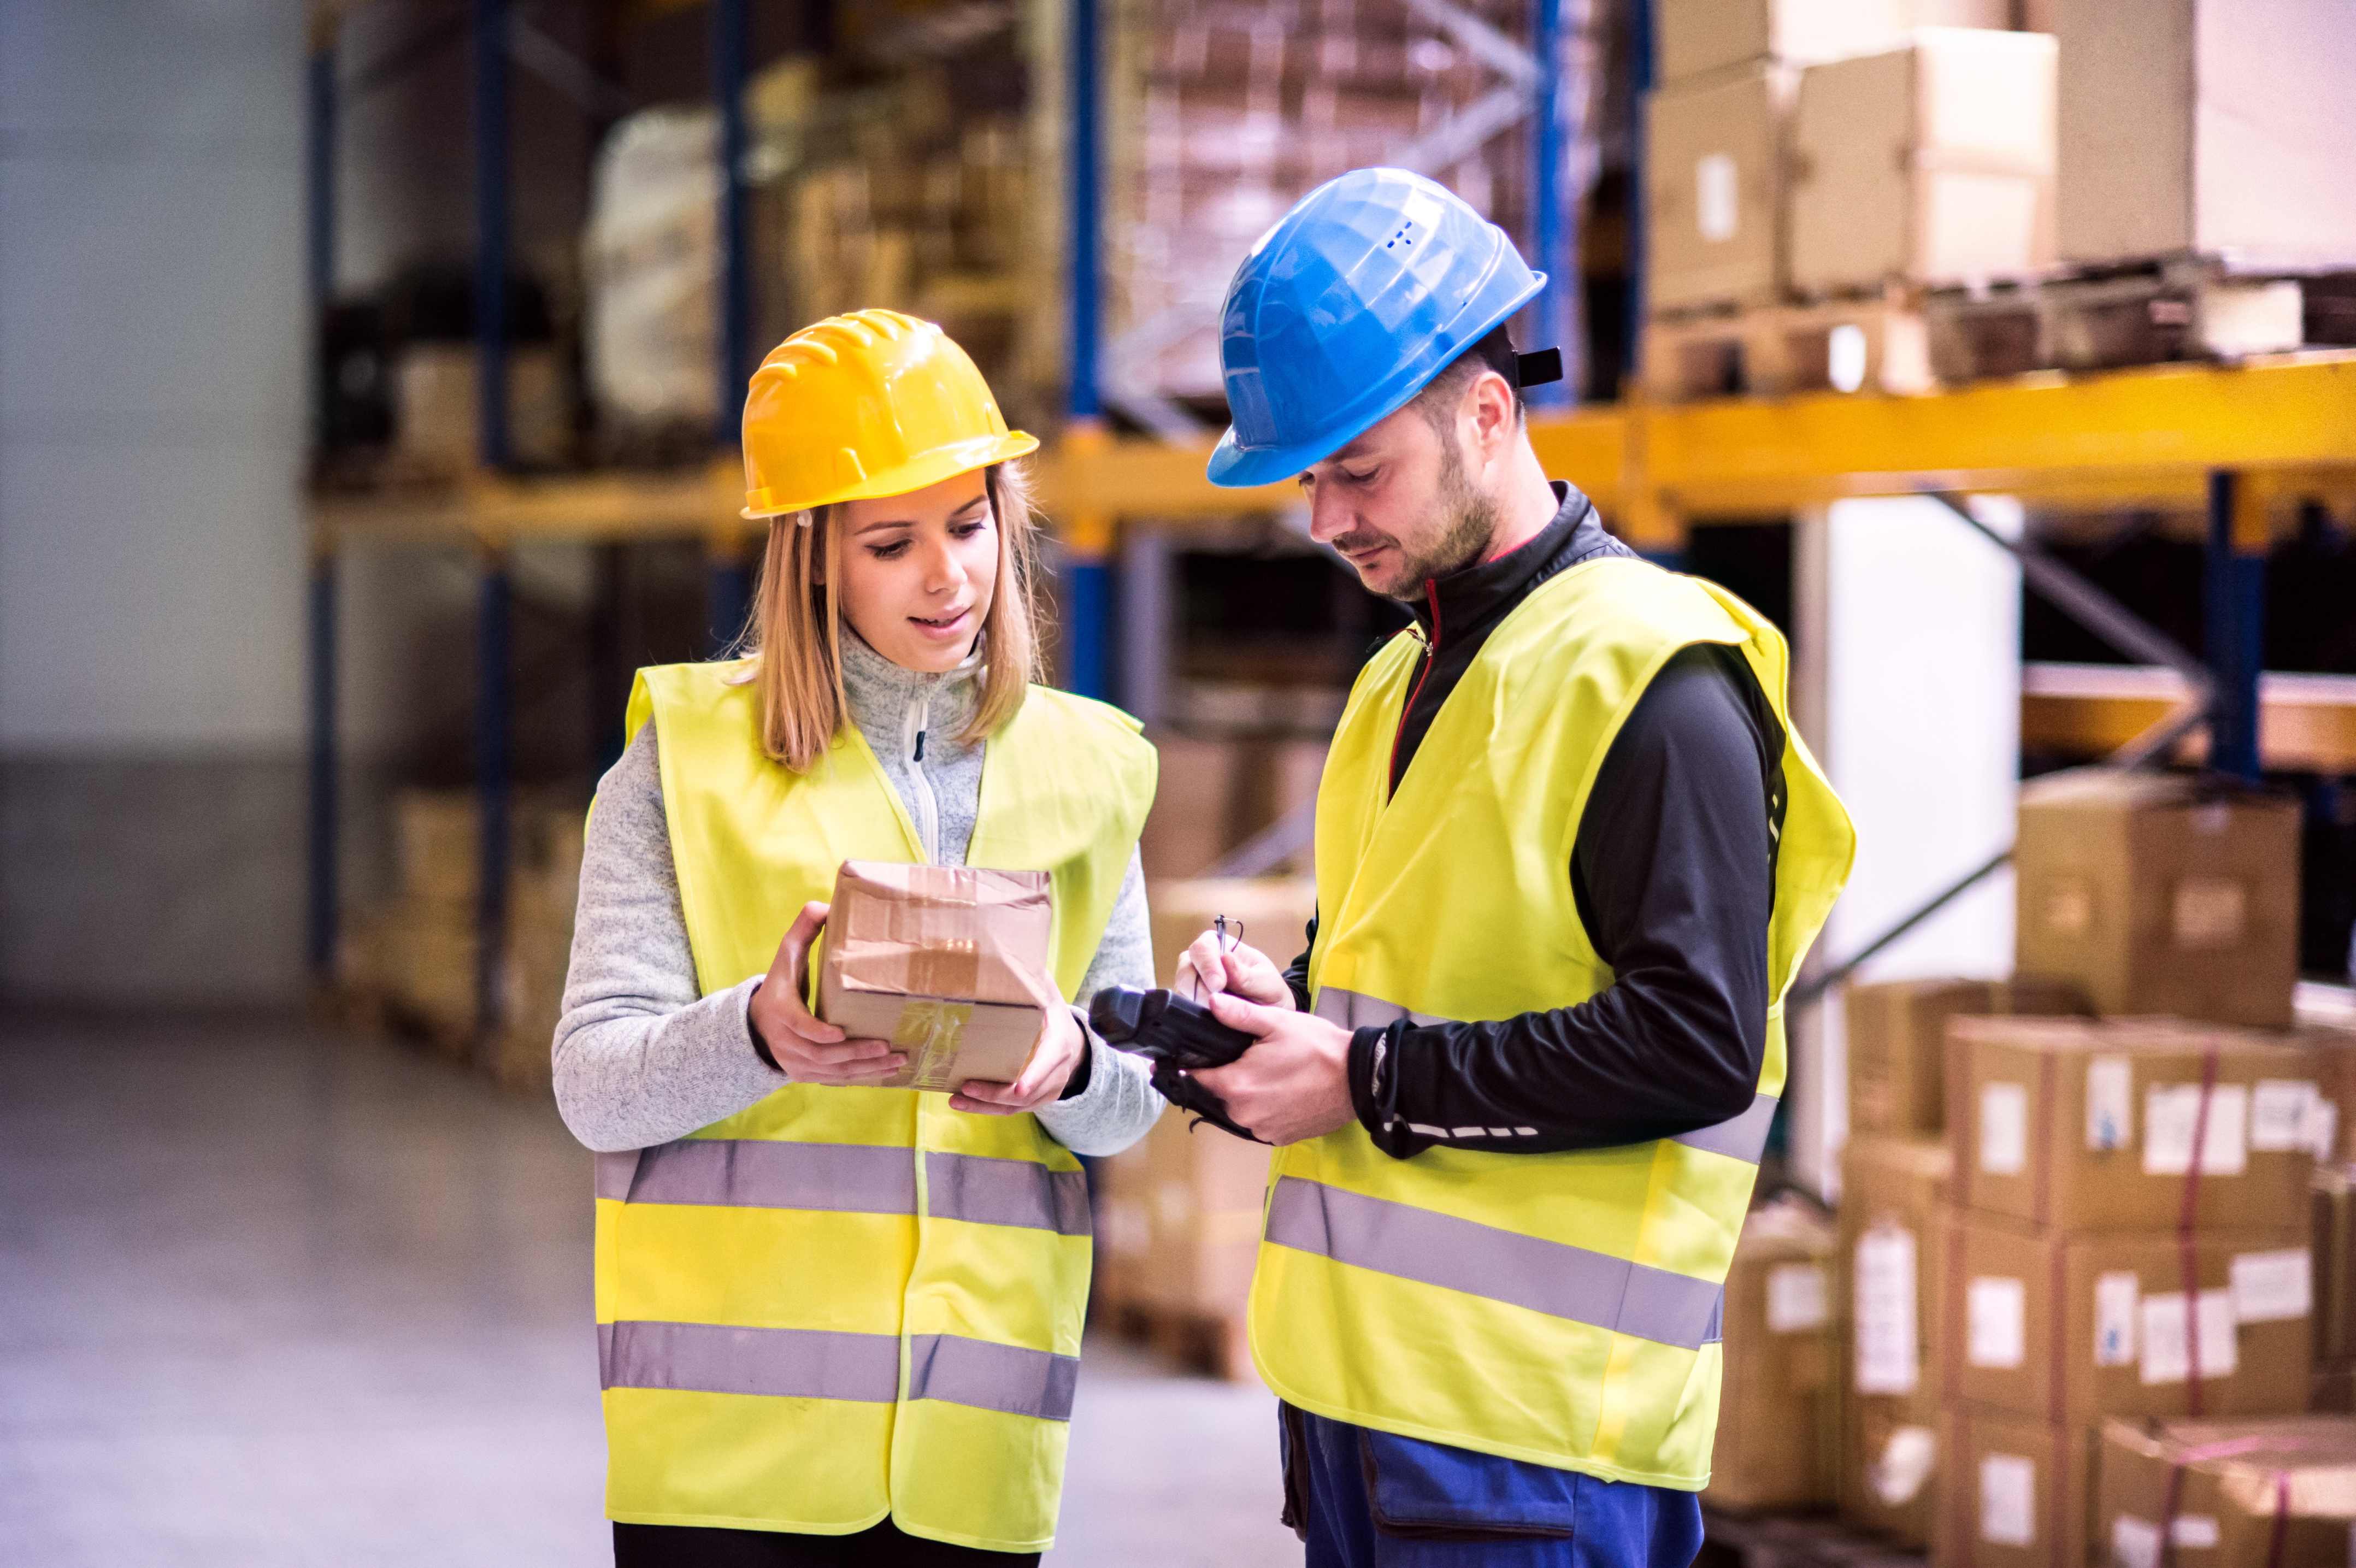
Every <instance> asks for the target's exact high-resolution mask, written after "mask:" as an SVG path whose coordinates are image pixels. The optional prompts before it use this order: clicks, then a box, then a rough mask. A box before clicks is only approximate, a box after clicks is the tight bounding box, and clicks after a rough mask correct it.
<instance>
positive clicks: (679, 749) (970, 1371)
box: [596, 664, 1154, 1552]
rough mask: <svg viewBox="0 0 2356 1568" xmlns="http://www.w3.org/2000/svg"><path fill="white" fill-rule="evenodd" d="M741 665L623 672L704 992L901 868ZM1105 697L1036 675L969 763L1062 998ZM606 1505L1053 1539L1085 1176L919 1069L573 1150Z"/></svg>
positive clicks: (1105, 800) (1073, 956)
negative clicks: (584, 1152) (593, 1307)
mask: <svg viewBox="0 0 2356 1568" xmlns="http://www.w3.org/2000/svg"><path fill="white" fill-rule="evenodd" d="M741 668H742V667H741V666H740V665H731V664H704V665H673V666H669V667H662V668H654V669H646V670H641V671H640V672H639V673H638V678H637V687H636V688H635V690H634V691H633V692H632V694H631V698H630V713H629V720H628V725H629V729H630V731H631V732H632V733H633V734H635V733H636V732H637V727H638V726H639V725H641V724H644V723H646V722H648V720H652V722H653V723H654V725H655V729H656V733H657V734H658V735H659V738H660V742H661V743H660V746H659V752H658V755H659V761H660V764H661V772H662V792H663V809H664V812H665V813H666V815H667V816H668V817H669V829H670V845H671V855H672V859H673V861H674V863H675V864H676V866H677V869H678V874H679V891H680V906H681V908H682V909H683V911H684V912H685V913H686V917H687V929H688V937H689V941H690V943H691V945H692V946H693V949H694V953H695V967H696V981H697V984H698V986H699V987H701V990H702V992H703V993H704V994H705V995H707V996H708V995H710V994H711V993H712V992H714V991H718V990H722V989H724V988H726V987H730V986H734V985H735V984H737V983H738V982H740V981H742V980H744V979H745V978H746V977H747V976H753V975H757V974H761V973H763V972H765V971H766V970H767V968H768V967H769V965H770V964H771V963H772V962H773V961H774V959H775V958H776V950H777V944H778V942H779V940H780V939H781V938H782V937H783V936H784V934H785V932H786V928H787V926H788V925H790V924H791V923H792V922H793V919H794V916H795V915H796V914H797V913H798V912H799V911H800V909H801V906H802V905H803V904H804V903H806V902H808V901H810V900H813V899H817V900H824V899H826V898H828V897H829V896H830V894H831V892H832V890H833V887H834V877H835V869H836V868H837V867H838V866H839V865H840V864H841V862H842V861H844V860H846V859H874V860H899V861H905V862H915V861H920V860H922V859H924V858H925V857H924V853H923V850H922V849H921V848H919V840H918V838H917V836H916V828H915V827H914V826H913V825H912V824H911V823H910V821H909V820H908V816H907V813H906V811H905V808H904V807H903V806H902V805H901V803H900V801H899V799H898V796H897V795H895V793H894V790H893V788H892V786H891V784H890V782H889V781H888V780H887V779H886V778H885V777H884V774H883V768H882V766H881V764H880V763H878V762H877V760H876V758H875V754H874V752H873V751H871V750H870V749H869V748H868V745H867V742H866V741H865V740H864V739H863V738H862V736H861V734H860V732H859V731H858V728H857V727H856V726H855V725H849V724H846V725H845V726H844V727H843V730H842V732H841V734H840V735H839V736H837V737H836V739H835V741H834V744H833V746H832V747H831V749H830V750H829V751H828V752H826V753H825V755H824V756H822V757H821V758H820V759H819V762H818V763H817V765H816V766H815V767H814V768H812V769H811V771H810V772H809V773H807V774H796V773H793V772H791V771H790V770H788V769H787V768H786V767H785V766H784V765H783V764H781V763H776V762H774V761H772V760H771V759H770V758H769V757H767V756H766V755H765V754H764V753H763V752H762V751H761V748H760V745H759V739H758V738H759V735H760V725H759V714H760V707H759V699H758V696H757V693H756V688H755V687H753V686H752V685H750V684H743V685H733V684H731V683H730V681H729V679H728V677H729V676H730V675H731V674H732V673H734V672H736V671H738V670H741ZM1153 784H1154V755H1153V749H1152V747H1151V745H1149V744H1148V743H1147V742H1146V741H1145V740H1144V738H1143V737H1142V736H1141V735H1140V734H1138V732H1137V725H1136V723H1135V722H1134V721H1133V720H1130V719H1129V718H1128V717H1127V716H1126V715H1124V714H1121V713H1119V712H1117V711H1116V710H1114V709H1109V708H1107V707H1105V706H1103V705H1102V704H1099V703H1095V702H1090V701H1088V700H1087V699H1082V698H1077V697H1073V696H1070V695H1068V694H1066V693H1063V692H1058V691H1051V690H1047V689H1044V688H1034V689H1033V690H1032V691H1031V692H1030V694H1029V696H1028V697H1027V699H1025V700H1024V702H1023V706H1022V708H1021V709H1020V710H1019V711H1018V712H1017V714H1016V715H1015V717H1014V718H1013V720H1011V721H1010V722H1009V723H1008V724H1006V725H1005V726H1004V727H1002V728H1001V731H999V733H997V734H996V735H993V736H991V738H990V740H989V741H988V742H987V746H986V750H985V752H984V754H983V764H982V787H981V801H980V820H979V821H978V822H976V824H975V825H974V831H973V841H972V845H971V848H970V849H969V852H968V855H967V863H968V864H969V865H972V866H976V867H990V868H996V869H1012V870H1044V871H1046V872H1048V873H1049V874H1050V877H1051V879H1052V881H1053V885H1054V897H1055V912H1054V928H1053V935H1052V938H1051V940H1052V953H1053V965H1054V969H1055V979H1056V982H1057V984H1058V985H1059V986H1060V987H1062V988H1063V991H1064V994H1065V995H1066V996H1069V995H1071V994H1072V993H1073V991H1074V990H1075V988H1076V987H1077V986H1078V984H1079V982H1080V979H1081V976H1083V975H1084V974H1085V973H1086V972H1087V965H1088V962H1089V959H1090V958H1091V957H1092V956H1093V955H1095V953H1096V950H1097V946H1098V943H1099V941H1100V940H1101V939H1102V937H1103V934H1104V929H1105V925H1106V923H1107V921H1108V919H1109V917H1110V915H1111V912H1112V907H1113V902H1114V900H1115V899H1116V897H1117V896H1118V895H1119V891H1120V885H1121V881H1122V879H1123V878H1124V877H1125V876H1126V874H1127V872H1128V869H1129V861H1130V852H1131V849H1132V848H1133V847H1134V846H1135V844H1136V841H1137V835H1138V829H1139V827H1141V825H1142V824H1143V822H1144V818H1145V812H1146V808H1147V806H1148V805H1149V804H1151V799H1152V795H1153ZM596 1191H597V1231H596V1238H597V1240H596V1245H597V1252H596V1304H597V1349H598V1360H599V1368H600V1373H601V1381H602V1384H603V1387H604V1390H605V1393H604V1403H605V1437H606V1446H607V1456H608V1463H607V1472H606V1490H605V1505H606V1511H607V1513H608V1514H609V1515H610V1517H612V1518H614V1519H616V1520H622V1521H625V1522H627V1523H635V1524H671V1525H710V1526H722V1527H727V1528H733V1529H739V1530H747V1529H749V1530H777V1531H801V1532H804V1533H809V1534H822V1535H823V1534H843V1533H848V1532H850V1531H858V1530H864V1529H866V1528H868V1527H869V1526H871V1525H874V1524H876V1523H878V1522H880V1521H882V1520H884V1519H885V1518H887V1517H888V1518H890V1519H891V1520H893V1521H894V1523H896V1524H897V1525H898V1526H899V1528H900V1529H902V1530H904V1531H907V1532H908V1533H909V1534H912V1535H920V1536H926V1537H928V1538H930V1539H933V1540H937V1541H950V1542H954V1543H957V1544H959V1545H965V1546H975V1547H981V1548H985V1549H994V1550H999V1551H1008V1552H1035V1551H1040V1550H1044V1548H1045V1547H1046V1546H1047V1545H1048V1544H1049V1543H1050V1541H1052V1540H1053V1538H1054V1535H1055V1509H1056V1505H1057V1501H1058V1499H1059V1498H1060V1496H1061V1493H1062V1489H1063V1475H1064V1451H1065V1445H1066V1438H1067V1436H1068V1435H1069V1432H1070V1419H1071V1410H1072V1395H1073V1390H1074V1388H1075V1386H1076V1381H1077V1375H1078V1371H1079V1360H1078V1357H1079V1349H1080V1321H1081V1317H1082V1313H1083V1310H1084V1308H1085V1307H1086V1304H1087V1288H1088V1264H1089V1234H1088V1230H1089V1228H1088V1198H1087V1179H1086V1177H1085V1175H1084V1174H1083V1173H1082V1171H1081V1169H1080V1166H1079V1162H1078V1161H1077V1160H1076V1159H1075V1158H1074V1157H1072V1155H1071V1153H1070V1152H1069V1151H1068V1150H1066V1148H1064V1147H1063V1146H1062V1145H1060V1144H1058V1143H1056V1142H1055V1140H1054V1139H1053V1138H1051V1137H1049V1136H1047V1134H1046V1132H1045V1131H1044V1129H1043V1128H1042V1127H1041V1126H1040V1125H1039V1121H1038V1118H1037V1117H1035V1116H1033V1115H1013V1116H987V1115H969V1114H967V1113H964V1112H960V1111H954V1110H951V1109H950V1108H949V1104H948V1096H947V1095H945V1094H933V1093H918V1092H917V1091H915V1090H911V1089H879V1088H863V1087H862V1088H847V1087H827V1086H822V1085H788V1086H787V1087H785V1088H782V1089H779V1090H778V1091H777V1092H776V1093H773V1094H771V1095H769V1096H768V1097H767V1098H766V1099H764V1100H762V1101H760V1102H759V1103H758V1104H754V1105H751V1106H748V1107H747V1108H746V1109H744V1110H743V1111H740V1112H738V1113H737V1114H736V1115H733V1116H730V1117H727V1118H726V1119H725V1120H723V1121H719V1122H714V1123H713V1124H712V1125H710V1126H708V1127H705V1128H703V1129H701V1131H699V1132H696V1133H693V1134H691V1135H690V1136H687V1137H684V1138H681V1139H680V1140H679V1141H677V1142H675V1143H669V1144H665V1145H662V1146H660V1147H656V1148H649V1149H640V1150H637V1151H635V1152H631V1153H625V1154H616V1155H601V1156H600V1157H598V1160H597V1170H596Z"/></svg>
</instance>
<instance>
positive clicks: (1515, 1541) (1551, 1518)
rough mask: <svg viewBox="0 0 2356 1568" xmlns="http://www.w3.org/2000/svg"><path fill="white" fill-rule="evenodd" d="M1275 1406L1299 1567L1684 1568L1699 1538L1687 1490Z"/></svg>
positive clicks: (1695, 1503) (1694, 1501)
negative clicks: (1300, 1552) (1304, 1547)
mask: <svg viewBox="0 0 2356 1568" xmlns="http://www.w3.org/2000/svg"><path fill="white" fill-rule="evenodd" d="M1282 1421H1283V1429H1284V1499H1285V1515H1286V1522H1288V1523H1290V1524H1291V1525H1292V1527H1293V1528H1294V1529H1295V1530H1297V1531H1300V1532H1301V1536H1302V1538H1303V1539H1304V1540H1306V1541H1307V1542H1308V1543H1309V1558H1308V1568H1689V1565H1690V1564H1691V1563H1692V1562H1693V1560H1694V1554H1695V1553H1696V1552H1698V1551H1700V1549H1701V1500H1700V1499H1699V1498H1697V1496H1696V1495H1695V1494H1693V1493H1692V1492H1676V1491H1670V1490H1668V1489H1666V1488H1661V1487H1640V1486H1635V1485H1633V1484H1631V1483H1628V1482H1625V1481H1603V1480H1598V1479H1597V1478H1596V1477H1592V1476H1582V1475H1580V1474H1579V1473H1578V1472H1577V1471H1575V1470H1558V1469H1556V1468H1554V1467H1552V1466H1549V1465H1530V1464H1525V1463H1523V1462H1522V1461H1520V1460H1518V1459H1501V1458H1499V1457H1497V1456H1494V1455H1491V1454H1475V1453H1472V1452H1471V1451H1470V1450H1468V1449H1463V1448H1451V1447H1449V1446H1447V1445H1443V1444H1439V1443H1425V1442H1421V1441H1419V1440H1418V1439H1416V1438H1412V1437H1401V1436H1398V1435H1395V1434H1393V1433H1388V1432H1375V1431H1371V1430H1369V1429H1368V1428H1366V1427H1363V1426H1352V1425H1349V1424H1346V1423H1344V1422H1339V1421H1328V1420H1326V1419H1325V1418H1324V1417H1323V1416H1319V1415H1312V1414H1310V1413H1308V1412H1306V1411H1302V1410H1298V1409H1295V1408H1293V1407H1292V1406H1290V1405H1286V1406H1284V1407H1283V1410H1282Z"/></svg>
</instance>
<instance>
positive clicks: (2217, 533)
mask: <svg viewBox="0 0 2356 1568" xmlns="http://www.w3.org/2000/svg"><path fill="white" fill-rule="evenodd" d="M2248 485H2249V481H2248V480H2247V479H2246V478H2245V477H2244V475H2238V474H2233V473H2225V472H2220V473H2215V474H2211V475H2209V548H2208V551H2207V555H2206V559H2205V560H2204V561H2203V571H2202V583H2201V591H2202V599H2203V610H2204V618H2205V620H2206V622H2207V635H2206V636H2205V638H2204V639H2203V640H2204V644H2205V646H2204V648H2203V652H2205V653H2206V654H2207V656H2208V658H2209V669H2210V673H2211V677H2213V678H2214V680H2215V681H2216V683H2217V684H2216V694H2215V697H2214V699H2212V703H2211V708H2210V720H2209V763H2210V766H2211V767H2213V768H2215V769H2217V770H2218V771H2219V772H2221V773H2231V774H2233V776H2234V777H2236V778H2240V779H2243V780H2245V781H2247V782H2249V783H2253V784H2254V783H2256V782H2257V778H2258V711H2259V709H2258V675H2259V672H2260V670H2261V669H2262V668H2263V667H2265V611H2266V556H2265V547H2266V542H2267V541H2266V528H2265V512H2264V509H2263V507H2264V501H2263V497H2261V496H2256V495H2254V494H2253V493H2252V492H2251V491H2250V490H2249V488H2248Z"/></svg>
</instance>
